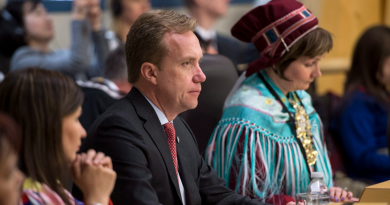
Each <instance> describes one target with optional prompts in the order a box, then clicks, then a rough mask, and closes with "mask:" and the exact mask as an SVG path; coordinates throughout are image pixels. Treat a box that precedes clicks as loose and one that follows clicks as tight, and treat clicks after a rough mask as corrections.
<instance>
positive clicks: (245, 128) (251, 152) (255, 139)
mask: <svg viewBox="0 0 390 205" xmlns="http://www.w3.org/2000/svg"><path fill="white" fill-rule="evenodd" d="M232 35H233V36H234V37H236V38H238V39H240V40H242V41H245V42H253V43H254V44H255V45H256V47H257V49H258V52H260V56H261V57H260V58H259V59H257V60H256V61H255V62H253V63H251V64H249V67H248V69H247V71H246V73H245V76H246V78H240V79H239V80H238V81H237V83H236V85H235V88H234V89H233V91H232V92H231V93H232V95H230V96H229V97H228V98H227V100H226V101H225V109H224V111H223V116H222V119H221V120H220V122H219V123H218V125H217V127H216V128H215V130H214V133H213V135H212V136H211V139H210V141H209V144H208V147H207V149H206V157H205V161H206V162H207V163H208V164H209V165H211V166H212V167H213V168H214V169H215V170H216V171H217V174H218V175H219V176H220V177H222V178H223V179H225V181H226V183H227V185H228V187H229V188H231V189H233V190H235V191H236V192H237V193H239V194H241V195H246V196H250V197H252V198H257V199H259V200H261V201H265V202H267V203H272V204H283V205H284V204H286V203H288V202H291V201H294V198H292V197H291V196H295V195H296V194H297V193H306V188H307V187H308V185H309V183H310V179H311V175H310V174H311V173H312V172H322V173H323V174H324V178H323V180H324V182H325V183H326V184H327V186H328V187H329V189H330V197H331V201H333V202H340V201H349V200H351V199H352V193H351V192H347V191H344V190H342V189H341V188H339V187H333V175H332V168H331V164H330V162H329V158H328V153H327V148H326V145H325V142H324V136H323V131H322V123H321V120H320V118H319V116H318V114H317V113H316V111H315V110H314V108H313V105H312V103H311V98H310V96H309V95H308V94H307V93H306V92H305V91H304V90H306V89H307V88H308V87H309V85H310V83H311V82H312V81H313V80H314V79H315V78H317V77H319V76H321V71H320V68H319V65H318V64H319V61H320V60H321V59H322V58H323V57H324V55H325V53H328V52H329V51H330V50H331V49H332V47H333V39H332V36H331V34H330V33H329V32H328V31H326V30H324V29H322V28H319V27H318V20H317V18H316V17H315V16H314V15H313V14H312V13H310V12H309V11H308V10H307V9H306V7H305V6H304V5H303V4H301V3H300V2H298V1H295V0H273V1H270V2H269V3H268V4H265V5H263V6H259V7H257V8H255V9H253V10H251V11H250V12H248V13H247V14H245V15H244V16H243V17H242V18H241V19H240V20H239V21H238V22H237V23H236V24H235V25H234V26H233V28H232ZM245 76H244V77H245Z"/></svg>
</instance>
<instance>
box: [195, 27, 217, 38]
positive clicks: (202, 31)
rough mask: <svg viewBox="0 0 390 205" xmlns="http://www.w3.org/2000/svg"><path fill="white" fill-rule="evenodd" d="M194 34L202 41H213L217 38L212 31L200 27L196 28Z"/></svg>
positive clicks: (215, 33)
mask: <svg viewBox="0 0 390 205" xmlns="http://www.w3.org/2000/svg"><path fill="white" fill-rule="evenodd" d="M195 32H196V33H197V34H198V35H199V36H200V37H201V38H202V39H203V40H204V41H209V40H215V39H216V38H217V32H216V31H215V30H214V29H211V30H206V29H204V28H202V27H201V26H197V27H196V29H195Z"/></svg>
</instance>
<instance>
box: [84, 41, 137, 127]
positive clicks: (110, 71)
mask: <svg viewBox="0 0 390 205" xmlns="http://www.w3.org/2000/svg"><path fill="white" fill-rule="evenodd" d="M77 84H78V85H79V86H80V87H81V90H82V91H83V93H84V102H83V106H82V108H83V113H82V114H81V116H80V123H81V125H83V127H84V129H85V130H87V131H88V130H89V128H90V127H91V125H92V123H93V122H94V121H95V120H96V118H97V117H99V115H101V114H102V113H103V112H104V111H106V110H107V108H108V107H110V106H111V105H112V104H113V103H114V102H115V101H117V100H118V99H121V98H122V97H124V96H125V95H126V94H127V93H128V92H129V91H130V89H131V84H130V83H129V82H128V81H127V66H126V56H125V48H124V45H120V46H119V47H118V48H116V49H115V50H114V51H112V52H111V53H110V54H109V55H108V58H107V62H106V69H105V71H104V78H101V77H96V78H92V80H91V81H87V82H84V81H77Z"/></svg>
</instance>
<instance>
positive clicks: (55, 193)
mask: <svg viewBox="0 0 390 205" xmlns="http://www.w3.org/2000/svg"><path fill="white" fill-rule="evenodd" d="M0 99H7V100H3V101H1V102H0V110H1V111H2V112H5V113H6V114H8V115H10V116H11V117H13V118H14V119H15V121H16V122H17V123H18V124H19V125H20V127H21V130H22V148H21V153H20V167H21V170H22V171H23V172H24V174H25V175H26V177H27V178H26V180H25V181H24V185H23V197H22V199H23V204H35V205H37V204H39V205H40V204H54V205H60V204H61V205H62V204H82V203H81V202H79V201H77V200H75V199H74V198H73V197H72V196H71V195H70V193H69V192H67V191H66V190H65V188H64V187H66V184H67V183H66V182H67V177H68V176H69V174H70V175H71V177H72V179H73V181H74V183H76V184H77V185H78V186H79V187H80V188H81V190H82V191H83V193H84V196H85V198H84V202H85V203H86V204H104V205H107V204H109V197H110V193H111V191H112V189H113V187H114V184H115V178H116V173H115V172H114V171H113V170H112V163H111V159H110V158H109V157H106V156H105V155H104V154H103V153H101V152H99V153H96V152H95V151H94V150H89V151H88V152H87V153H82V154H80V155H78V154H77V151H78V150H79V147H80V145H81V138H85V136H86V132H85V130H84V129H83V127H82V126H81V124H80V122H79V120H78V118H79V116H80V114H81V104H82V102H83V93H82V91H81V89H80V88H79V86H77V84H76V83H75V82H74V81H72V80H71V79H70V78H69V77H68V76H65V75H63V74H61V73H59V72H56V71H50V70H44V69H36V68H31V69H30V68H25V69H21V70H17V71H14V72H10V73H9V74H8V75H7V77H6V78H5V79H4V81H3V82H2V83H1V84H0Z"/></svg>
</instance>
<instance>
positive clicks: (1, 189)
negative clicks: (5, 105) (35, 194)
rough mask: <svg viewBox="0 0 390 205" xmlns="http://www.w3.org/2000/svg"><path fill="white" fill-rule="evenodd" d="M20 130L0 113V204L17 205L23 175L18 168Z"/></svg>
mask: <svg viewBox="0 0 390 205" xmlns="http://www.w3.org/2000/svg"><path fill="white" fill-rule="evenodd" d="M20 138H21V136H20V130H19V128H18V127H17V126H16V123H15V122H14V121H13V120H12V119H11V118H9V117H8V116H6V115H4V114H1V113H0V164H1V166H0V204H2V205H17V204H19V201H20V194H21V193H20V188H21V186H22V183H23V178H24V176H23V174H22V172H21V171H20V170H19V168H18V165H17V164H18V152H19V149H20V143H21V139H20Z"/></svg>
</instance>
